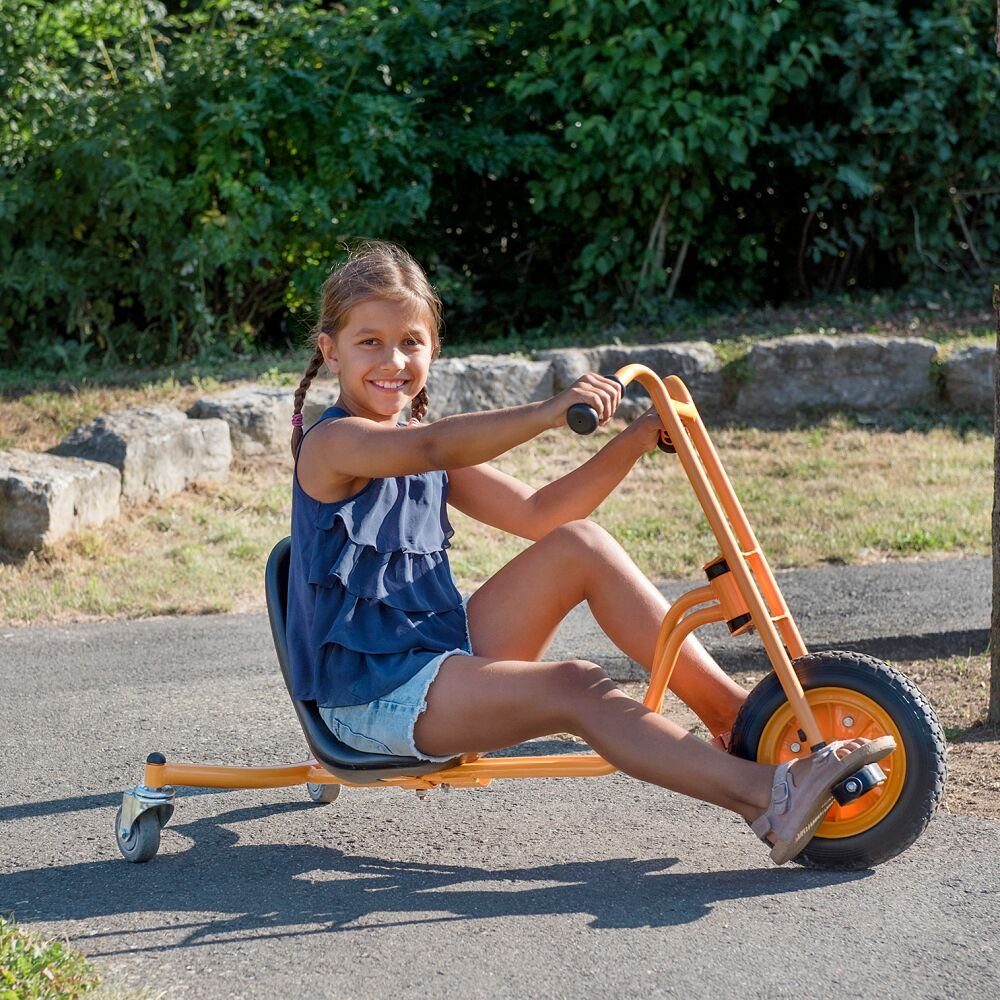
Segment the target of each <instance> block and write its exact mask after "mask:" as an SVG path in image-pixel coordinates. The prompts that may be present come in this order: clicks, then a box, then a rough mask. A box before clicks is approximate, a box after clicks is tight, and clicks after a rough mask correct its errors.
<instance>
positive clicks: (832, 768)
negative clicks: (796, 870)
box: [750, 736, 896, 865]
mask: <svg viewBox="0 0 1000 1000" xmlns="http://www.w3.org/2000/svg"><path fill="white" fill-rule="evenodd" d="M846 742H847V741H846V740H837V741H836V742H834V743H831V744H830V745H829V746H826V747H824V748H823V749H822V750H819V751H817V752H816V753H814V754H813V755H812V757H808V758H796V759H795V760H790V761H786V762H785V763H784V764H779V765H778V769H777V770H776V771H775V772H774V782H773V783H772V786H771V805H770V807H769V808H768V809H767V810H766V811H765V812H764V813H763V814H762V815H760V816H758V817H757V819H755V820H754V821H753V822H752V823H751V824H750V829H751V830H753V832H754V833H756V834H757V836H758V837H760V839H761V840H762V841H763V842H764V843H765V844H767V846H768V847H770V848H771V860H772V861H773V862H774V863H775V864H776V865H783V864H784V863H785V862H786V861H791V859H792V858H794V857H795V856H796V855H797V854H800V853H801V852H802V850H803V849H804V848H805V846H806V844H808V843H809V841H810V840H812V838H813V836H814V834H815V833H816V830H817V829H818V828H819V825H820V824H821V823H822V822H823V819H824V817H825V816H826V813H827V810H828V809H829V808H830V806H832V805H833V796H832V795H831V794H830V789H832V788H833V786H834V785H836V784H837V783H838V782H839V781H842V780H843V779H844V778H846V777H847V776H848V775H849V774H853V773H854V772H855V771H859V770H861V768H863V767H865V766H866V765H868V764H874V763H875V762H876V761H879V760H882V758H883V757H887V756H888V755H889V754H891V753H892V751H893V750H895V749H896V741H895V740H894V739H893V738H892V737H891V736H880V737H879V738H878V739H877V740H869V742H867V743H866V744H865V745H864V746H861V747H858V748H857V749H856V750H852V751H851V752H850V753H849V754H847V755H846V756H845V757H837V755H836V753H835V751H836V750H837V748H839V747H841V746H843V745H844V743H846ZM805 760H809V761H811V762H812V767H811V768H809V769H808V773H806V774H803V771H804V770H806V769H804V768H802V766H801V764H802V762H803V761H805ZM792 765H798V766H797V767H795V768H793V766H792ZM768 833H771V834H774V840H773V841H770V840H768V839H767V837H766V834H768Z"/></svg>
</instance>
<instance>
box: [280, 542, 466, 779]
mask: <svg viewBox="0 0 1000 1000" xmlns="http://www.w3.org/2000/svg"><path fill="white" fill-rule="evenodd" d="M291 542H292V540H291V539H290V538H283V539H282V540H281V541H280V542H278V544H277V545H275V547H274V548H273V549H272V550H271V554H270V556H268V559H267V569H266V570H265V571H264V589H265V594H266V596H267V616H268V618H269V619H270V621H271V635H272V637H273V638H274V648H275V651H276V652H277V654H278V663H280V664H281V675H282V677H284V678H285V687H286V688H288V694H289V696H290V697H291V699H292V704H293V705H294V706H295V713H296V715H298V717H299V723H300V724H301V725H302V731H303V733H305V737H306V743H308V744H309V749H310V750H311V751H312V752H313V754H314V755H315V757H316V759H317V760H318V761H319V762H320V763H321V764H322V765H323V766H324V767H325V768H326V769H327V770H328V771H329V772H330V773H331V774H335V775H336V776H337V777H338V778H344V779H345V780H347V781H359V780H367V779H371V778H388V777H393V778H398V777H401V776H403V775H417V774H428V773H430V772H432V771H442V770H444V769H445V768H447V767H451V766H452V764H457V763H458V762H459V761H458V758H457V757H456V758H454V759H453V760H451V761H445V762H443V763H435V762H434V761H429V760H422V759H420V758H419V757H393V756H391V755H389V754H375V753H363V752H362V751H361V750H355V749H354V748H353V747H349V746H347V744H346V743H341V742H340V740H338V739H337V738H336V737H335V736H334V735H333V733H332V732H330V729H329V728H328V727H327V725H326V723H325V722H324V721H323V718H322V716H321V715H320V714H319V710H318V709H317V707H316V702H314V701H299V700H298V699H296V698H295V697H294V695H292V677H291V670H290V668H289V657H288V643H287V642H286V640H285V615H286V612H287V609H288V562H289V554H290V552H291ZM360 771H363V772H364V774H363V775H362V774H359V773H358V772H360Z"/></svg>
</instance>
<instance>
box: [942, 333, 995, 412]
mask: <svg viewBox="0 0 1000 1000" xmlns="http://www.w3.org/2000/svg"><path fill="white" fill-rule="evenodd" d="M995 361H996V348H995V347H994V346H993V345H992V344H973V345H972V346H971V347H963V348H960V349H959V350H957V351H955V353H954V354H953V355H952V356H951V357H950V358H948V360H947V361H946V362H945V366H944V384H945V392H946V393H947V394H948V402H949V403H950V404H951V406H952V407H953V408H954V409H956V410H962V411H964V412H966V413H989V414H990V415H992V414H993V407H994V402H995V393H996V388H995V386H994V384H993V366H994V364H995Z"/></svg>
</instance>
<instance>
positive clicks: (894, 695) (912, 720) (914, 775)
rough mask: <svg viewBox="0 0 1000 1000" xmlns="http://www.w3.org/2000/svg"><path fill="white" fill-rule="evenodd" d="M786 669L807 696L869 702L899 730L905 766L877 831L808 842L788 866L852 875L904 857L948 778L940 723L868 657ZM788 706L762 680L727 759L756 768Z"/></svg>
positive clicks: (828, 658)
mask: <svg viewBox="0 0 1000 1000" xmlns="http://www.w3.org/2000/svg"><path fill="white" fill-rule="evenodd" d="M793 666H794V667H795V672H796V674H797V675H798V677H799V681H800V682H801V684H802V687H803V689H804V690H806V691H808V690H810V689H812V688H820V687H841V688H847V689H848V690H850V691H855V692H857V693H859V694H862V695H865V696H866V697H868V698H870V699H871V700H872V701H874V702H875V703H876V704H877V705H878V706H879V707H880V708H881V709H882V710H883V711H884V712H886V713H887V714H888V715H889V717H890V718H891V719H892V722H893V724H894V725H895V726H896V727H897V729H898V730H899V733H900V735H901V737H902V741H903V745H902V747H901V748H900V749H901V750H902V752H903V754H904V755H905V757H904V760H905V763H906V774H905V778H904V782H903V786H902V788H901V790H900V793H899V797H898V799H897V800H896V803H895V805H894V806H893V807H892V809H891V811H890V812H888V813H887V814H886V815H885V816H884V817H883V818H882V819H881V820H880V821H879V822H878V823H876V824H875V825H874V826H872V827H870V828H869V829H867V830H863V831H862V832H860V833H857V834H855V835H854V836H849V837H819V836H817V837H814V838H813V839H812V840H811V841H810V842H809V844H808V845H807V846H806V848H805V850H804V851H803V852H802V853H801V854H799V856H798V857H796V858H795V861H796V863H797V864H801V865H805V866H806V867H809V868H826V869H830V870H833V871H857V870H859V869H862V868H872V867H874V866H875V865H879V864H882V863H883V862H885V861H888V860H889V859H890V858H894V857H896V855H897V854H901V853H902V852H903V851H905V850H906V848H908V847H909V846H910V845H911V844H912V843H913V842H914V841H915V840H916V839H917V838H918V837H919V836H920V834H921V833H923V832H924V830H925V829H926V827H927V824H928V823H929V822H930V820H931V817H932V816H933V815H934V812H935V810H936V809H937V807H938V804H939V803H940V801H941V796H942V794H943V793H944V783H945V778H946V775H947V761H946V749H945V739H944V731H943V730H942V729H941V723H940V722H938V720H937V716H936V715H935V714H934V710H933V709H932V708H931V706H930V705H929V704H928V702H927V699H926V698H924V696H923V695H922V694H921V693H920V691H919V690H918V689H917V687H916V685H915V684H914V683H913V682H912V681H910V680H909V679H908V678H906V677H905V676H904V675H903V674H901V673H900V672H899V671H898V670H896V668H895V667H892V666H890V665H889V664H888V663H884V662H882V661H881V660H876V659H875V658H874V657H872V656H865V655H863V654H861V653H841V652H829V653H813V654H810V655H808V656H803V657H801V658H800V659H798V660H796V661H795V662H794V664H793ZM787 700H788V699H787V698H786V697H785V692H784V691H783V690H782V687H781V684H780V683H779V681H778V677H777V675H776V674H774V673H773V672H772V673H770V674H768V675H767V676H766V677H765V678H764V679H763V680H762V681H761V682H760V683H759V684H758V685H757V686H756V687H755V688H754V689H753V691H751V692H750V696H749V697H748V698H747V700H746V702H745V703H744V705H743V708H742V709H741V710H740V714H739V715H738V716H737V718H736V723H735V725H734V726H733V735H732V742H731V744H730V749H729V752H730V753H732V754H735V755H736V756H737V757H743V758H744V759H746V760H758V755H757V750H758V746H759V744H760V739H761V736H762V735H763V733H764V729H765V727H766V726H767V723H768V722H769V720H770V719H771V718H772V716H773V715H774V713H775V712H777V711H778V710H779V709H780V708H781V707H782V706H784V705H785V704H786V703H787ZM899 752H900V750H896V751H895V753H899ZM762 763H773V762H772V761H766V762H764V761H762Z"/></svg>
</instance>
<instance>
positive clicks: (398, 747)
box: [319, 595, 472, 761]
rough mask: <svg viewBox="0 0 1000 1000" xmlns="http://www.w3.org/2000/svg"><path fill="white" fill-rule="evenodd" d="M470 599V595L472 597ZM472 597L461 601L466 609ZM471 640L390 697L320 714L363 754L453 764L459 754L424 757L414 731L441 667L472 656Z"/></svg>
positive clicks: (442, 656)
mask: <svg viewBox="0 0 1000 1000" xmlns="http://www.w3.org/2000/svg"><path fill="white" fill-rule="evenodd" d="M469 596H471V595H469ZM468 603H469V597H465V598H463V599H462V606H463V608H464V607H466V606H467V605H468ZM465 634H466V636H468V635H469V613H468V610H466V613H465ZM471 642H472V641H471V639H467V645H466V646H464V647H462V648H461V649H450V650H448V651H447V652H445V653H438V655H437V656H435V657H434V659H432V660H430V661H429V662H428V663H427V664H426V666H424V667H422V668H421V669H420V670H419V671H418V672H417V673H416V674H415V675H414V676H413V677H411V678H410V679H409V680H408V681H406V682H405V683H404V684H400V686H399V687H398V688H394V689H393V690H392V691H390V692H389V693H388V694H386V695H383V696H382V697H381V698H378V699H376V700H375V701H370V702H368V704H367V705H347V706H344V707H342V708H323V707H322V706H320V708H319V714H320V716H321V717H322V719H323V721H324V722H325V723H326V724H327V726H328V727H329V729H330V731H331V732H332V733H333V735H334V736H336V737H337V739H338V740H340V742H341V743H346V744H347V745H348V746H350V747H354V749H355V750H361V751H362V752H364V753H387V754H392V755H393V756H394V757H419V758H420V759H421V760H432V761H445V760H451V759H452V758H453V757H456V756H457V754H453V753H451V754H448V755H447V756H445V757H435V756H433V755H432V754H427V753H422V752H421V751H420V750H418V749H417V747H416V745H415V744H414V742H413V728H414V726H416V724H417V719H418V718H419V716H420V713H421V712H423V710H424V709H425V708H427V691H428V689H429V688H430V686H431V683H432V682H433V681H434V678H435V677H437V674H438V671H439V670H440V669H441V664H442V663H444V661H445V660H447V659H448V657H449V656H456V655H459V656H472V645H471Z"/></svg>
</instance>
